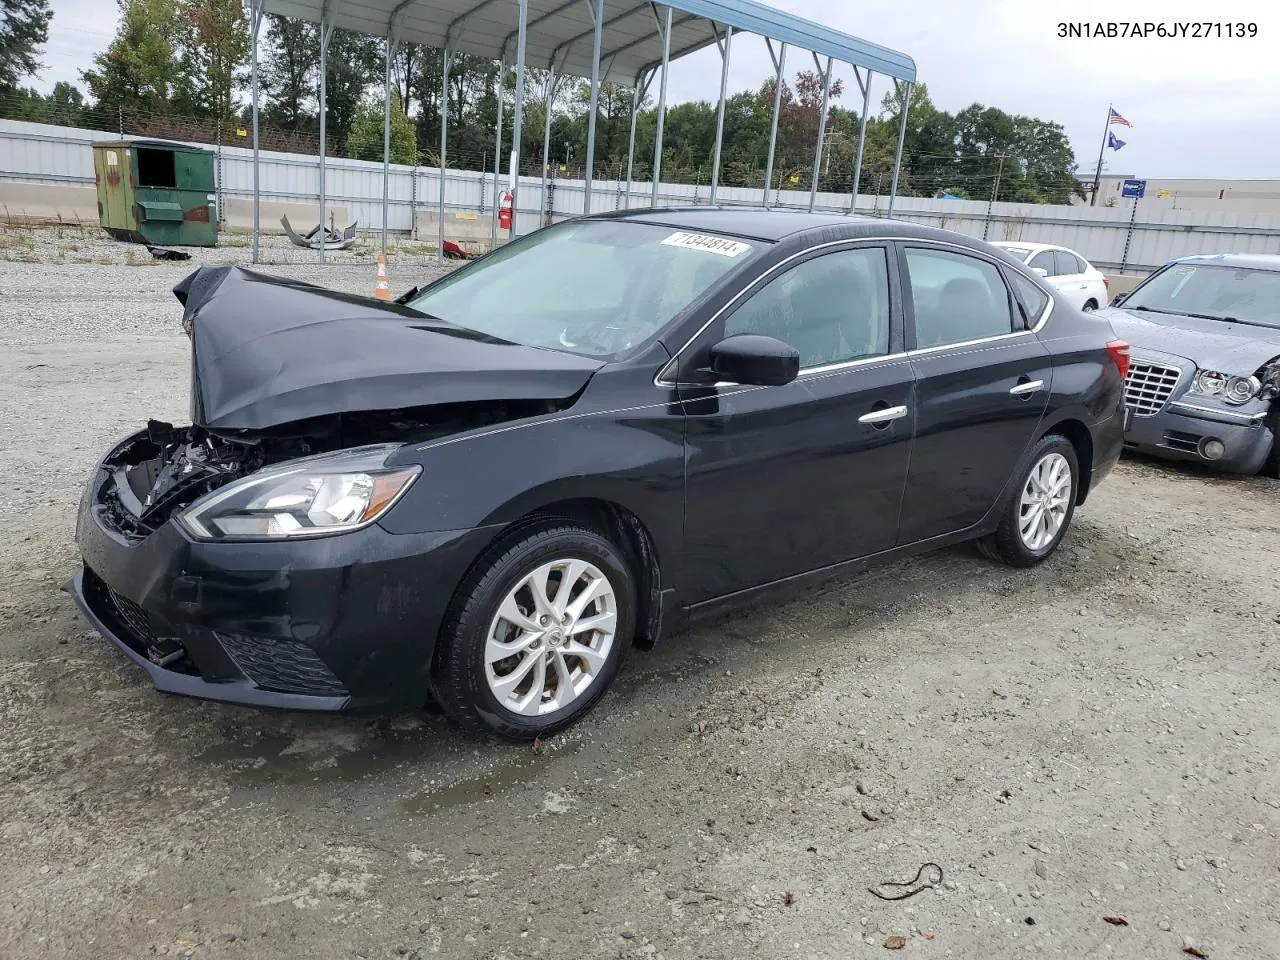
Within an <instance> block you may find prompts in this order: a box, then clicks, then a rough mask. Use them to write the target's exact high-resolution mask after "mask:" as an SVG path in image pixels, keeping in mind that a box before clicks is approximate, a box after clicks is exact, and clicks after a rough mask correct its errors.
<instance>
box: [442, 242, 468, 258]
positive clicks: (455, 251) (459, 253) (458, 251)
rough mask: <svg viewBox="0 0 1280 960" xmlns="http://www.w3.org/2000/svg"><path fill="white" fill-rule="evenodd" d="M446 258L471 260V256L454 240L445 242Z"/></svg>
mask: <svg viewBox="0 0 1280 960" xmlns="http://www.w3.org/2000/svg"><path fill="white" fill-rule="evenodd" d="M444 256H445V259H446V260H470V259H471V254H469V253H467V251H465V250H463V249H462V248H461V247H460V246H458V245H457V244H456V243H454V242H453V241H452V240H446V241H445V242H444Z"/></svg>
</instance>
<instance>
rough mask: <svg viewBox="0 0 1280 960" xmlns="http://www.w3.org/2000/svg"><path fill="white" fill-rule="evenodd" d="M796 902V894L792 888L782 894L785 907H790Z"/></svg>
mask: <svg viewBox="0 0 1280 960" xmlns="http://www.w3.org/2000/svg"><path fill="white" fill-rule="evenodd" d="M795 902H796V895H795V894H794V893H792V892H791V891H790V890H788V891H787V892H786V893H784V894H783V895H782V905H783V906H784V907H789V906H791V905H792V904H793V903H795Z"/></svg>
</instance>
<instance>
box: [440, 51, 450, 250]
mask: <svg viewBox="0 0 1280 960" xmlns="http://www.w3.org/2000/svg"><path fill="white" fill-rule="evenodd" d="M442 53H443V55H442V56H441V58H440V65H441V69H440V199H439V201H438V206H437V208H436V220H437V221H439V222H438V224H437V226H438V227H439V244H440V246H439V247H438V249H437V250H436V263H444V171H445V150H446V149H447V148H448V146H449V67H450V65H451V61H452V58H451V56H450V54H449V48H448V47H445V48H444V50H443V51H442Z"/></svg>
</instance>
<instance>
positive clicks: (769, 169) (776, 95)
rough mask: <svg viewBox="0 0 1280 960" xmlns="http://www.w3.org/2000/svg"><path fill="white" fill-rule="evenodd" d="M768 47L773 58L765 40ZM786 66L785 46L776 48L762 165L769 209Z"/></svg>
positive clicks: (769, 43)
mask: <svg viewBox="0 0 1280 960" xmlns="http://www.w3.org/2000/svg"><path fill="white" fill-rule="evenodd" d="M765 43H766V44H768V46H769V56H770V58H773V43H772V42H770V41H769V40H765ZM786 66H787V45H786V44H785V43H784V44H782V45H781V46H780V47H779V48H778V56H777V58H776V59H774V60H773V67H774V78H773V122H772V123H771V124H770V126H769V159H768V160H766V161H765V165H764V206H765V209H768V207H769V186H770V184H772V183H773V154H774V150H775V148H776V147H777V146H778V114H779V112H781V110H782V71H783V70H785V69H786Z"/></svg>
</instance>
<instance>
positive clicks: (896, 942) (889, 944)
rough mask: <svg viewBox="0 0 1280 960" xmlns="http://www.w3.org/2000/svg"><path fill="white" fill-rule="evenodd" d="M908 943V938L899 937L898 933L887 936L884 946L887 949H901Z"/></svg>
mask: <svg viewBox="0 0 1280 960" xmlns="http://www.w3.org/2000/svg"><path fill="white" fill-rule="evenodd" d="M906 945H907V938H906V937H899V936H897V935H896V934H895V935H894V936H892V937H886V938H885V941H884V948H885V949H886V950H901V949H902V948H903V947H905V946H906Z"/></svg>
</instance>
